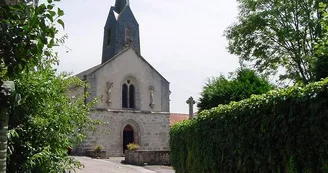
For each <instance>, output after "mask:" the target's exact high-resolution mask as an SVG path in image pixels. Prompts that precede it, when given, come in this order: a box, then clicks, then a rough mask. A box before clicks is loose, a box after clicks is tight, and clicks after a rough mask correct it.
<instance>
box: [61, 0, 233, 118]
mask: <svg viewBox="0 0 328 173" xmlns="http://www.w3.org/2000/svg"><path fill="white" fill-rule="evenodd" d="M114 4H115V0H62V2H61V3H60V4H59V7H60V8H62V9H63V10H64V11H65V16H64V17H63V20H64V22H65V25H66V27H65V31H64V32H65V33H67V35H68V39H67V41H66V44H65V46H67V47H68V48H69V49H67V48H65V47H61V48H60V49H59V57H60V65H59V71H67V72H72V73H74V74H76V73H79V72H81V71H83V70H85V69H88V68H90V67H92V66H94V65H97V64H99V63H100V61H101V54H102V43H103V41H102V39H103V27H104V25H105V20H106V18H107V15H108V12H109V9H110V6H112V5H114ZM130 6H131V8H132V11H133V13H134V15H135V17H136V19H137V21H138V23H139V27H140V37H141V40H140V42H141V54H142V56H143V57H144V58H145V59H146V60H147V61H148V62H149V63H150V64H152V65H153V66H154V67H155V68H156V69H157V70H158V71H159V72H160V73H161V74H162V75H163V76H164V77H165V78H166V79H167V80H168V81H170V83H171V85H170V90H171V92H172V94H171V96H170V99H171V112H174V113H188V105H187V104H186V100H187V99H188V97H190V96H193V97H194V98H195V99H196V100H198V98H199V95H200V92H201V91H202V87H203V86H204V83H205V82H206V81H207V79H208V78H209V77H213V76H219V75H220V74H225V75H226V74H227V73H228V72H231V71H234V70H235V69H236V68H237V67H238V59H237V57H236V56H234V55H230V54H229V53H228V51H227V49H226V47H227V40H226V38H225V37H224V36H223V34H224V30H225V29H226V28H227V27H228V26H229V25H231V24H232V23H233V22H236V17H237V3H236V1H235V0H225V1H222V0H201V1H200V0H130ZM67 50H70V51H69V52H68V53H66V51H67ZM195 109H196V106H195Z"/></svg>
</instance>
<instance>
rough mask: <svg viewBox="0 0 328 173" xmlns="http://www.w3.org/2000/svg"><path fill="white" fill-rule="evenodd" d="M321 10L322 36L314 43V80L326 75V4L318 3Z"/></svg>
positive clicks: (327, 33) (327, 38)
mask: <svg viewBox="0 0 328 173" xmlns="http://www.w3.org/2000/svg"><path fill="white" fill-rule="evenodd" d="M319 6H320V7H321V8H320V9H321V12H322V17H321V19H320V25H321V28H322V30H323V34H322V36H321V37H320V38H319V39H318V41H317V42H316V44H315V53H316V62H315V67H316V71H315V73H316V80H321V79H323V78H326V77H328V50H327V47H328V13H327V10H326V9H327V5H326V4H324V3H320V5H319Z"/></svg>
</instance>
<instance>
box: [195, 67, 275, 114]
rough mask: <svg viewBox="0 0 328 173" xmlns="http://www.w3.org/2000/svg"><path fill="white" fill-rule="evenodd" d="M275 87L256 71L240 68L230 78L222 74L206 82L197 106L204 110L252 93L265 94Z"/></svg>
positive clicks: (240, 98)
mask: <svg viewBox="0 0 328 173" xmlns="http://www.w3.org/2000/svg"><path fill="white" fill-rule="evenodd" d="M273 88H274V87H273V85H271V84H270V83H269V82H268V81H267V79H266V78H264V77H261V76H259V75H258V74H257V73H256V72H255V71H253V70H250V69H238V70H237V71H236V72H235V73H234V74H233V75H231V76H230V77H229V78H228V79H227V78H225V77H224V76H223V75H221V76H220V77H218V78H214V79H212V80H210V81H209V82H208V83H206V85H205V86H204V88H203V91H202V93H201V97H200V99H199V102H198V104H197V106H198V108H199V110H200V111H202V110H205V109H210V108H213V107H216V106H218V105H219V104H228V103H230V102H231V101H240V100H243V99H246V98H249V97H250V96H251V95H252V94H263V93H266V92H268V91H269V90H271V89H273Z"/></svg>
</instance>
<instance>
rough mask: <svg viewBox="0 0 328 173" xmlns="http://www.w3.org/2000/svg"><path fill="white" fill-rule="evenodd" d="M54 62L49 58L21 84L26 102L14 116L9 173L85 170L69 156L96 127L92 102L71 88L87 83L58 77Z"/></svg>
mask: <svg viewBox="0 0 328 173" xmlns="http://www.w3.org/2000/svg"><path fill="white" fill-rule="evenodd" d="M54 62H56V61H55V59H54V58H48V59H44V60H43V61H42V64H41V65H40V66H37V68H34V69H32V68H31V69H30V70H26V69H25V70H23V72H22V73H21V74H20V75H19V76H17V78H16V79H15V83H16V92H18V93H20V95H21V96H22V98H21V100H20V101H19V102H18V103H17V104H15V105H13V107H12V109H11V112H10V119H9V129H10V131H9V139H8V140H9V142H8V146H9V147H8V148H9V153H10V154H9V158H8V165H7V171H8V172H22V173H23V172H24V173H28V172H36V173H37V172H54V173H57V172H63V171H64V170H69V169H73V168H75V167H78V166H80V165H79V163H78V162H76V161H74V160H73V159H72V158H71V157H69V156H68V154H67V151H68V148H69V147H72V146H74V145H75V144H78V143H79V142H81V141H82V140H83V139H84V138H85V137H86V130H88V129H90V128H91V127H92V124H93V120H92V119H90V118H89V116H88V115H89V109H90V106H91V103H89V104H87V105H85V104H84V99H85V98H86V95H84V96H81V97H76V98H69V97H68V93H69V89H70V87H72V86H75V87H76V86H81V87H85V85H86V84H85V83H84V82H82V81H80V80H79V79H77V78H75V77H70V76H69V75H67V74H60V75H56V70H54V69H53V68H52V66H53V65H54ZM27 67H28V66H27Z"/></svg>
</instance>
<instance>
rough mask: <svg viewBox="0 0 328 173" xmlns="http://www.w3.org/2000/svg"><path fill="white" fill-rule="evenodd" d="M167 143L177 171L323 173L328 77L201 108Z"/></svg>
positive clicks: (327, 163)
mask: <svg viewBox="0 0 328 173" xmlns="http://www.w3.org/2000/svg"><path fill="white" fill-rule="evenodd" d="M170 148H171V152H170V154H171V156H170V157H171V163H172V165H173V167H174V169H175V170H176V173H237V172H238V173H271V172H272V173H320V172H324V173H326V172H328V78H327V79H325V80H323V81H320V82H316V83H312V84H309V85H307V86H305V87H303V88H301V87H291V88H287V89H282V90H273V91H270V92H269V93H267V94H264V95H253V96H252V97H251V98H249V99H246V100H242V101H240V102H232V103H230V104H229V105H219V106H218V107H216V108H213V109H211V110H209V111H203V112H201V113H200V115H199V116H198V117H196V118H195V119H193V120H187V121H183V122H181V123H178V124H176V125H174V126H173V127H172V128H171V131H170Z"/></svg>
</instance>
